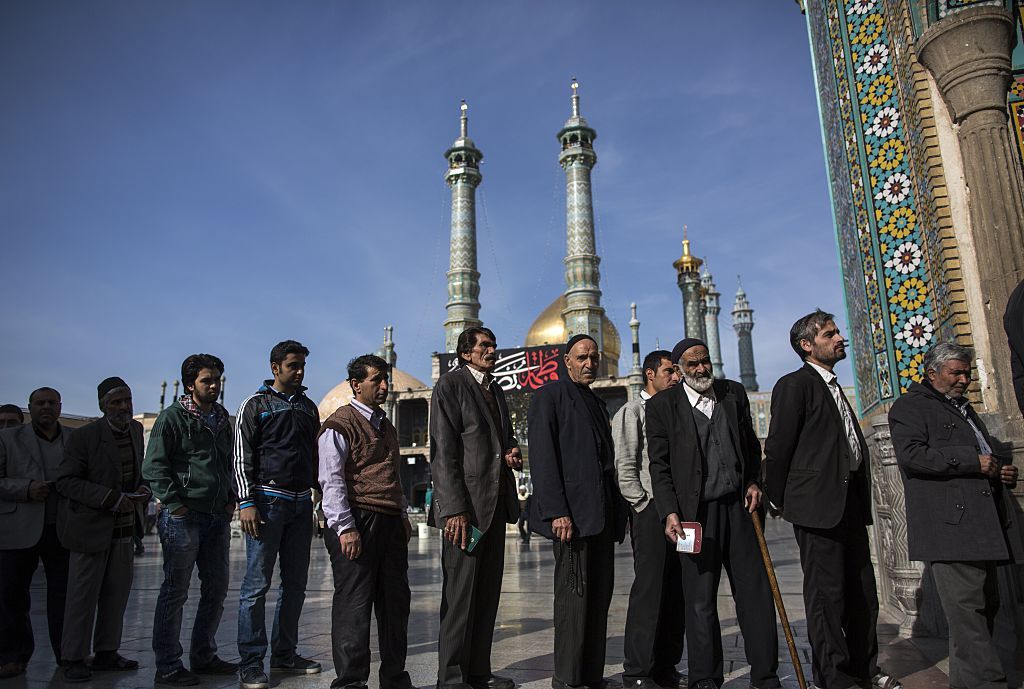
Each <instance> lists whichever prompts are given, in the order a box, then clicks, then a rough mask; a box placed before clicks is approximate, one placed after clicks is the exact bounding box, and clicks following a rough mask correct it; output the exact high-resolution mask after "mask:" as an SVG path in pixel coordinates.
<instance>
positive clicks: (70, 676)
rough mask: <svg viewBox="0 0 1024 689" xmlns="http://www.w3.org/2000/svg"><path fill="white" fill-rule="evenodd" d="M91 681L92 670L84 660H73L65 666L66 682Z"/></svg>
mask: <svg viewBox="0 0 1024 689" xmlns="http://www.w3.org/2000/svg"><path fill="white" fill-rule="evenodd" d="M90 679H92V670H90V669H89V666H88V665H86V664H85V661H84V660H72V661H69V662H68V663H67V665H65V666H64V681H65V682H71V683H77V682H88V681H89V680H90Z"/></svg>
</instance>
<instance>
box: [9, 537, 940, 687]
mask: <svg viewBox="0 0 1024 689" xmlns="http://www.w3.org/2000/svg"><path fill="white" fill-rule="evenodd" d="M766 532H767V536H768V544H769V548H770V549H771V552H772V556H773V558H774V560H775V566H776V572H777V575H778V579H779V585H780V587H781V589H782V593H783V596H784V599H785V603H786V607H787V612H788V614H789V618H790V620H791V622H792V623H793V625H794V632H795V636H796V643H797V647H798V649H799V654H800V659H801V662H802V663H803V666H804V673H805V676H806V677H807V681H808V684H810V682H811V677H810V648H809V645H808V643H807V637H806V626H805V624H804V611H803V603H802V599H801V594H800V582H801V575H800V563H799V556H798V553H797V550H796V545H795V543H794V541H793V535H792V529H791V527H790V526H789V525H788V524H786V523H785V522H782V521H780V520H772V521H770V522H769V524H768V525H767V527H766ZM145 544H146V548H147V553H146V554H145V555H143V556H142V557H140V558H138V559H137V560H136V569H135V587H134V590H133V592H132V597H131V600H130V602H129V605H128V610H127V612H126V614H125V628H124V637H123V643H122V646H121V652H122V654H124V655H125V656H128V657H131V658H135V659H137V660H138V661H139V662H140V664H141V668H140V669H139V670H138V671H136V672H127V673H102V674H101V673H97V675H95V676H94V679H93V681H92V682H91V684H90V685H79V686H95V687H103V688H105V689H106V688H113V687H118V688H122V687H123V688H125V689H127V688H133V687H152V686H153V672H154V667H153V651H152V648H151V644H150V636H151V633H152V625H153V609H154V607H155V605H156V595H157V591H158V589H159V586H160V581H161V579H162V573H161V555H160V544H159V542H158V540H157V538H156V536H148V537H147V538H146V540H145ZM505 548H506V550H505V561H506V568H505V578H504V583H503V586H502V598H501V608H500V609H499V611H498V620H497V628H496V630H495V636H494V648H493V654H492V662H493V665H494V671H495V672H496V673H499V674H502V675H506V676H509V677H512V678H513V679H515V680H516V682H517V683H519V684H521V685H522V687H523V689H547V688H548V687H550V679H551V675H552V670H551V668H552V639H553V628H552V604H551V578H552V572H553V567H554V557H553V555H552V551H551V546H550V545H549V544H548V543H547V542H545V541H543V540H541V539H538V538H534V539H533V541H532V543H530V544H522V543H520V541H519V539H518V537H517V536H516V535H514V534H513V533H512V532H511V531H510V532H509V534H508V537H507V539H506V545H505ZM231 561H232V570H231V574H232V580H231V588H230V590H229V593H228V598H227V600H226V601H225V613H224V619H223V622H222V623H221V626H220V631H219V633H218V634H217V643H218V645H219V646H220V655H221V657H223V658H224V659H226V660H237V659H238V653H237V648H236V644H235V640H236V630H237V611H238V587H239V584H240V582H241V578H242V572H243V568H244V562H245V548H244V545H243V543H242V541H241V540H240V539H233V540H232V548H231ZM409 574H410V581H411V583H412V592H413V597H412V615H411V617H410V620H409V658H408V669H409V672H410V673H411V675H412V680H413V683H414V684H415V685H416V686H418V687H432V686H433V684H434V681H435V677H436V672H437V667H436V662H437V628H438V610H439V607H440V598H441V593H440V588H441V568H440V541H439V538H438V536H437V532H436V531H433V530H431V536H430V537H428V538H423V539H420V538H416V537H415V536H414V537H413V540H412V542H411V543H410V572H409ZM615 574H616V577H615V595H614V598H613V600H612V605H611V611H610V618H611V619H610V624H609V639H608V656H607V667H606V674H607V676H609V677H615V678H616V679H621V675H620V673H621V672H622V640H623V639H622V633H623V625H624V623H625V617H626V606H627V603H628V599H629V587H630V584H631V582H632V579H633V572H632V557H631V554H630V550H629V543H628V541H627V542H626V543H624V544H622V545H620V546H619V547H618V550H617V552H616V559H615ZM727 581H728V578H727V577H725V576H723V578H722V582H723V585H722V590H721V592H720V599H719V611H720V615H721V620H722V634H723V642H724V647H725V659H726V672H727V676H726V684H725V686H726V687H728V688H730V689H743V688H745V687H747V685H748V680H747V675H748V673H747V667H746V663H745V660H744V655H743V640H742V637H741V636H740V633H739V627H738V626H737V624H736V617H735V612H734V608H733V604H732V598H731V596H730V593H729V587H728V584H727ZM275 585H276V584H275ZM42 586H43V581H42V568H40V570H39V573H37V580H36V582H35V587H34V589H33V595H32V599H33V605H34V607H33V612H32V618H33V619H32V622H33V626H34V629H35V633H36V654H35V656H34V658H33V660H32V662H31V663H30V664H29V668H28V672H27V673H26V675H24V676H22V677H20V678H16V679H13V680H0V687H4V689H7V688H8V687H9V688H11V689H14V688H15V687H22V686H24V687H27V688H28V689H41V687H42V686H43V685H47V684H55V685H63V684H64V683H63V681H62V679H61V675H60V673H59V672H58V670H57V666H56V664H55V662H54V659H53V656H52V654H51V652H50V648H49V643H48V642H47V640H46V618H45V596H44V595H43V589H42ZM331 594H332V585H331V571H330V563H329V560H328V558H327V553H326V550H325V549H324V546H323V542H322V541H321V540H319V539H316V540H315V541H314V543H313V558H312V564H311V569H310V576H309V586H308V589H307V592H306V604H305V607H304V609H303V618H302V624H301V628H300V630H299V638H300V643H299V652H300V653H302V654H303V655H305V656H307V657H311V658H314V659H316V660H318V661H320V662H321V663H322V664H323V665H324V672H323V673H322V674H320V675H308V676H293V675H278V674H271V675H270V681H271V686H272V687H280V688H281V689H313V688H314V687H315V688H321V689H326V688H327V687H328V686H329V685H330V682H331V680H332V679H333V678H334V672H333V669H332V661H331V638H330V631H331V630H330V619H331V617H330V607H331ZM269 598H270V599H269V600H268V605H267V610H268V623H269V618H270V612H271V611H272V610H273V609H274V604H275V602H276V594H275V593H274V592H272V593H271V594H270V597H269ZM197 599H198V580H197V579H195V578H194V579H193V585H192V595H191V596H190V599H189V602H188V604H187V605H186V610H185V627H184V629H183V631H182V638H183V639H186V640H187V638H188V635H189V633H190V630H191V621H192V619H193V617H194V615H195V605H196V603H197ZM897 630H898V626H897V625H896V624H895V623H894V621H893V620H891V619H889V618H887V617H885V616H884V615H883V617H882V619H880V620H879V634H880V643H881V645H882V649H881V662H882V665H883V667H885V668H887V669H888V670H890V671H891V672H893V673H894V674H896V675H897V676H900V677H902V678H903V679H904V685H905V686H906V687H907V689H919V688H921V689H923V688H926V687H945V686H948V679H947V676H946V671H947V667H948V666H947V663H946V641H945V640H940V639H916V638H915V639H906V638H901V637H899V636H897V634H896V632H897ZM779 643H780V644H781V645H780V648H779V658H780V661H781V663H780V673H779V674H780V676H781V677H782V680H783V684H784V686H785V687H787V689H790V688H795V687H797V686H798V684H797V681H796V677H795V674H794V671H793V665H792V663H791V661H790V657H789V651H788V648H787V647H786V645H785V638H784V635H783V634H782V632H781V630H780V633H779ZM186 644H187V642H186ZM371 646H372V647H373V648H376V637H375V636H374V640H373V641H372V644H371ZM186 658H187V650H186ZM373 659H374V666H373V668H372V669H371V676H370V687H371V688H375V687H377V686H378V685H377V681H376V675H375V673H376V668H377V664H378V662H377V661H378V656H377V654H376V652H374V656H373ZM679 668H680V669H681V670H682V671H684V672H685V670H686V662H685V659H684V661H683V662H682V663H681V664H680V666H679ZM200 686H201V687H207V688H213V687H237V680H235V679H233V678H231V677H224V678H210V677H204V678H203V683H202V684H201V685H200Z"/></svg>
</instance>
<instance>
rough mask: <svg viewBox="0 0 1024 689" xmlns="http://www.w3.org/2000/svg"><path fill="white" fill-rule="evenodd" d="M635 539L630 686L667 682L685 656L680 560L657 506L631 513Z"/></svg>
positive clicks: (627, 646) (627, 645)
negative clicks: (648, 680) (650, 681)
mask: <svg viewBox="0 0 1024 689" xmlns="http://www.w3.org/2000/svg"><path fill="white" fill-rule="evenodd" d="M630 540H631V541H632V544H633V586H632V588H630V590H629V609H628V610H627V612H626V637H625V642H624V644H623V649H624V651H625V656H626V658H625V662H623V664H622V669H623V672H622V679H623V680H624V682H626V683H627V684H628V683H630V682H632V681H635V680H638V679H642V678H645V677H653V678H655V679H656V680H663V681H664V680H668V679H669V678H670V677H671V675H672V673H673V671H674V670H675V666H676V663H678V662H679V660H680V659H681V658H682V657H683V639H684V634H685V630H686V617H685V613H684V612H683V579H682V568H681V565H680V562H679V557H678V556H677V555H676V552H675V547H674V546H673V545H672V544H671V543H669V542H668V539H666V538H665V529H664V527H663V526H662V523H661V520H660V519H658V513H657V510H655V509H654V503H653V502H651V503H648V505H647V506H646V507H645V509H644V510H643V511H642V512H639V513H638V512H636V511H635V510H633V511H632V524H631V529H630ZM652 621H656V622H655V623H653V624H652Z"/></svg>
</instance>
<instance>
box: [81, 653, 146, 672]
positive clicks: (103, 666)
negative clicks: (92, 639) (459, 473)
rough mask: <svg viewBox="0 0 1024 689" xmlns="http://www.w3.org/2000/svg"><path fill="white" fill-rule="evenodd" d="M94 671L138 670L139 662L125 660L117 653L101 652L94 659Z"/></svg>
mask: <svg viewBox="0 0 1024 689" xmlns="http://www.w3.org/2000/svg"><path fill="white" fill-rule="evenodd" d="M92 669H93V670H100V671H102V670H138V669H139V661H137V660H131V659H130V658H125V657H124V656H123V655H121V654H120V653H118V652H117V651H107V652H106V653H104V652H102V651H101V652H99V653H97V654H96V655H95V656H93V659H92Z"/></svg>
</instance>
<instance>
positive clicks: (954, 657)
mask: <svg viewBox="0 0 1024 689" xmlns="http://www.w3.org/2000/svg"><path fill="white" fill-rule="evenodd" d="M930 564H931V570H932V575H933V576H934V578H935V588H936V589H937V591H938V594H939V600H940V601H942V609H943V611H944V612H945V613H946V620H947V621H948V622H949V686H950V687H951V689H996V688H997V687H998V688H999V689H1006V674H1005V673H1004V672H1003V667H1002V664H1001V663H1000V662H999V654H998V652H997V650H996V647H995V644H994V643H993V640H992V629H993V626H994V625H995V618H996V611H997V610H999V591H998V589H997V584H996V567H995V563H993V562H932V563H930Z"/></svg>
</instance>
